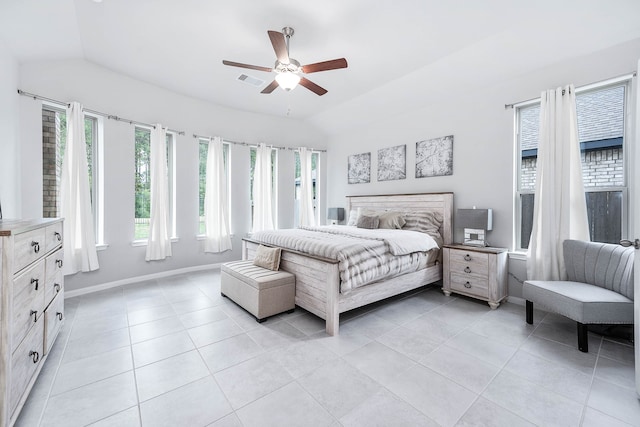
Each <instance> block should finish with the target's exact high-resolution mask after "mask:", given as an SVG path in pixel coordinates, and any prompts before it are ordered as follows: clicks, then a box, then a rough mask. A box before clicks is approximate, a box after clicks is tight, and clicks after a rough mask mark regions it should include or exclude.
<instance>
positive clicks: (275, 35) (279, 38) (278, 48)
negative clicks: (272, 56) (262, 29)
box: [267, 31, 289, 64]
mask: <svg viewBox="0 0 640 427" xmlns="http://www.w3.org/2000/svg"><path fill="white" fill-rule="evenodd" d="M267 33H269V38H270V39H271V44H272V45H273V50H274V51H275V52H276V57H277V58H278V61H280V62H282V63H283V64H288V63H289V53H288V52H287V42H285V40H284V34H282V33H280V32H278V31H267Z"/></svg>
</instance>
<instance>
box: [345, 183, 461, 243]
mask: <svg viewBox="0 0 640 427" xmlns="http://www.w3.org/2000/svg"><path fill="white" fill-rule="evenodd" d="M358 208H363V209H371V210H379V211H383V210H394V211H401V212H402V211H404V212H406V211H420V212H424V211H431V212H434V211H435V212H438V213H440V214H442V218H443V221H442V226H441V227H440V234H441V235H442V239H443V240H444V243H445V244H451V243H453V193H420V194H382V195H372V196H347V218H348V217H349V212H350V211H351V210H352V209H358Z"/></svg>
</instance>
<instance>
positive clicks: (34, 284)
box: [11, 260, 45, 349]
mask: <svg viewBox="0 0 640 427" xmlns="http://www.w3.org/2000/svg"><path fill="white" fill-rule="evenodd" d="M12 308H13V318H12V322H11V327H12V330H11V331H12V342H13V345H12V348H13V349H15V348H16V347H17V346H18V345H19V344H20V342H21V341H22V339H23V338H24V337H25V336H26V335H27V333H28V332H29V330H30V329H31V328H32V327H33V326H34V324H35V323H36V322H35V320H37V319H38V318H39V317H41V316H42V313H43V311H44V308H45V301H44V260H41V261H38V262H37V263H36V264H34V265H33V266H31V267H30V268H28V269H27V270H25V271H24V272H22V273H21V274H20V275H19V276H17V277H15V278H14V279H13V303H12Z"/></svg>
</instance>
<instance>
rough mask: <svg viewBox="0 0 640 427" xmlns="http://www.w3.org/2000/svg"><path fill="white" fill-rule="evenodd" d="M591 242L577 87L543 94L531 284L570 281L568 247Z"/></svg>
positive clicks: (530, 255)
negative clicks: (565, 245)
mask: <svg viewBox="0 0 640 427" xmlns="http://www.w3.org/2000/svg"><path fill="white" fill-rule="evenodd" d="M566 239H578V240H587V241H588V240H589V225H588V219H587V205H586V199H585V194H584V185H583V183H582V164H581V161H580V145H579V141H578V120H577V114H576V96H575V90H574V87H573V85H569V86H565V87H564V88H557V89H556V90H548V91H546V92H543V93H542V96H541V103H540V141H539V144H538V164H537V172H536V192H535V202H534V210H533V228H532V231H531V240H530V242H529V250H528V252H527V277H528V279H529V280H563V279H565V278H566V270H565V266H564V258H563V251H562V242H563V241H564V240H566Z"/></svg>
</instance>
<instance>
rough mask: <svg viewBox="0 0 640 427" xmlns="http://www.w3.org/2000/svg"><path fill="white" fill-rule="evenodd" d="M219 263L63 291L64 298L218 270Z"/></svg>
mask: <svg viewBox="0 0 640 427" xmlns="http://www.w3.org/2000/svg"><path fill="white" fill-rule="evenodd" d="M220 265H221V263H217V264H205V265H195V266H193V267H185V268H178V269H176V270H168V271H161V272H160V273H153V274H146V275H144V276H136V277H129V278H127V279H122V280H116V281H114V282H107V283H102V284H100V285H94V286H87V287H86V288H81V289H75V290H73V291H67V290H65V291H64V298H65V299H67V298H73V297H77V296H80V295H87V294H92V293H94V292H99V291H104V290H106V289H111V288H117V287H118V286H126V285H131V284H133V283H138V282H144V281H145V280H153V279H160V278H163V277H171V276H176V275H178V274H184V273H192V272H194V271H204V270H219V269H220Z"/></svg>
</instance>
